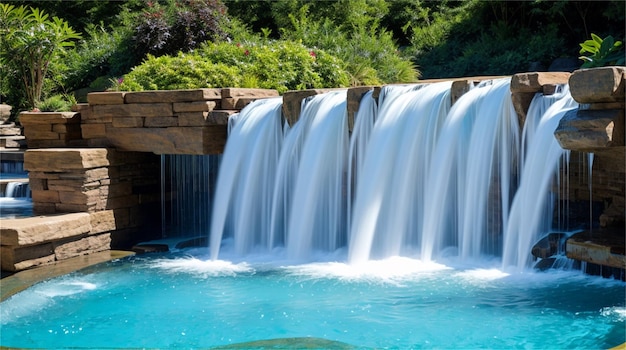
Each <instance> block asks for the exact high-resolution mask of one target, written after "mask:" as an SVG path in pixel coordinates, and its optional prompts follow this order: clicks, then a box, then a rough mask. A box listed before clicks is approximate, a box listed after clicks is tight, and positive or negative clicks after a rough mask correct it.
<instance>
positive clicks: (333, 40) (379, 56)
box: [281, 1, 420, 85]
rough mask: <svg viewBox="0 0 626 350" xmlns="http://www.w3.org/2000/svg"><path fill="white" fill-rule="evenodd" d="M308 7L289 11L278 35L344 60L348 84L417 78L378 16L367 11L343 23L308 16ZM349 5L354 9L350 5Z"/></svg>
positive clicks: (407, 59)
mask: <svg viewBox="0 0 626 350" xmlns="http://www.w3.org/2000/svg"><path fill="white" fill-rule="evenodd" d="M337 4H344V2H342V1H339V2H338V3H337ZM344 5H345V4H344ZM362 5H363V4H362ZM363 6H365V5H363ZM366 8H367V7H366ZM308 9H309V7H308V6H303V7H301V8H300V10H299V12H298V13H297V14H290V15H289V18H290V19H291V25H290V26H288V27H283V28H281V34H282V37H283V38H284V39H285V40H290V41H301V42H302V43H303V44H304V45H306V46H308V47H318V48H320V49H323V50H324V51H326V52H329V53H332V54H333V55H335V56H337V57H338V58H339V59H341V60H342V61H343V62H345V69H346V70H347V71H348V73H349V74H350V84H351V85H378V84H384V83H405V82H414V81H416V80H417V79H418V77H419V74H420V73H419V71H418V69H417V68H416V67H415V65H414V64H413V63H412V61H411V59H410V58H409V57H406V56H404V55H403V53H402V52H401V51H400V50H398V47H397V45H396V44H395V42H394V40H393V36H392V33H391V32H389V31H387V30H385V29H383V28H380V27H379V24H378V19H377V18H376V17H374V16H373V15H371V14H370V15H368V12H367V11H365V10H364V11H365V14H361V15H360V16H356V15H355V17H356V18H355V19H352V20H351V22H350V23H351V25H349V26H346V25H338V24H336V23H335V22H333V21H332V20H330V19H328V18H326V19H320V20H315V19H312V18H311V17H312V16H310V14H309V10H308ZM349 9H351V10H352V11H357V9H356V8H355V7H354V6H350V7H349Z"/></svg>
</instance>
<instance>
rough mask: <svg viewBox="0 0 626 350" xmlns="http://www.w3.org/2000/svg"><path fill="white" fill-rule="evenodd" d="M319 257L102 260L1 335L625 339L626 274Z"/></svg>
mask: <svg viewBox="0 0 626 350" xmlns="http://www.w3.org/2000/svg"><path fill="white" fill-rule="evenodd" d="M280 253H281V252H278V254H279V256H280ZM339 255H340V254H339ZM333 260H334V261H333ZM318 261H319V262H315V263H306V264H294V263H290V262H289V261H287V260H280V259H277V258H276V256H275V255H274V256H271V257H269V256H248V257H247V258H246V261H238V260H232V261H226V260H218V261H211V260H209V259H208V258H207V256H206V255H204V250H201V249H191V250H186V251H182V252H178V253H169V254H165V255H144V256H135V257H130V258H124V259H120V260H117V261H113V262H109V263H105V264H100V265H97V266H95V267H91V268H87V269H84V270H81V271H79V272H75V273H72V274H69V275H65V276H62V277H59V278H55V279H51V280H48V281H45V282H42V283H39V284H36V285H35V286H33V287H31V288H29V289H28V290H26V291H24V292H21V293H18V294H16V295H14V296H12V297H10V298H9V299H7V300H5V301H4V302H2V303H1V304H0V306H1V311H0V312H1V316H2V317H1V325H2V332H1V345H2V346H7V347H22V348H79V347H89V348H129V347H132V348H211V347H222V346H227V345H232V344H238V343H244V342H254V341H261V340H267V339H286V338H310V339H321V340H326V341H333V342H337V343H333V342H330V343H324V344H325V345H324V346H323V347H333V346H336V347H343V346H354V347H355V348H396V349H408V348H439V349H442V348H443V349H452V348H454V349H475V348H499V349H504V348H507V349H512V348H525V349H529V348H532V349H537V348H541V349H548V348H549V349H603V348H610V347H613V346H616V345H619V344H621V343H624V341H625V339H626V331H625V329H626V327H625V323H624V321H625V319H626V307H625V299H626V297H625V288H624V283H623V282H619V281H614V280H607V279H601V278H598V277H591V276H585V275H582V274H581V273H579V272H567V271H556V270H553V271H549V272H543V273H539V272H533V271H527V272H523V273H519V272H517V273H514V274H507V273H506V272H503V271H500V270H498V269H495V268H491V267H489V264H488V263H484V262H483V263H482V264H480V266H468V265H467V264H466V263H464V264H463V266H455V263H454V261H450V262H448V263H445V264H436V263H423V262H421V261H419V260H413V259H409V258H389V259H386V260H381V261H369V262H367V263H365V264H361V265H358V266H352V265H348V264H345V263H343V262H340V261H342V257H341V256H337V255H333V256H325V257H322V258H321V259H318ZM338 261H339V262H338ZM282 344H285V342H282ZM286 344H289V340H286ZM318 344H319V343H318ZM346 344H347V345H346ZM287 347H289V346H288V345H287Z"/></svg>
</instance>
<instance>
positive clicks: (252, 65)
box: [119, 41, 349, 93]
mask: <svg viewBox="0 0 626 350" xmlns="http://www.w3.org/2000/svg"><path fill="white" fill-rule="evenodd" d="M348 84H349V79H348V74H347V73H346V72H345V70H343V69H342V62H341V61H340V60H338V59H337V58H335V57H333V56H332V55H329V54H327V53H326V52H324V51H322V50H309V49H307V48H306V47H304V46H303V45H301V44H298V43H292V42H286V41H275V42H269V43H267V44H255V43H250V42H248V43H244V44H241V43H238V44H233V43H219V44H215V43H205V44H204V45H203V46H201V47H200V48H199V49H198V50H196V51H194V52H193V53H186V54H185V53H179V54H178V55H177V56H167V55H166V56H160V57H155V56H148V58H147V59H146V60H145V61H144V63H143V64H141V65H139V66H137V67H135V68H134V69H133V70H132V71H131V72H130V73H129V74H127V75H126V76H124V80H123V82H122V83H121V84H120V86H119V88H120V89H121V90H126V91H140V90H172V89H192V88H211V87H247V88H252V87H256V88H266V89H276V90H277V91H279V92H280V93H283V92H285V91H287V90H299V89H307V88H323V87H342V86H347V85H348Z"/></svg>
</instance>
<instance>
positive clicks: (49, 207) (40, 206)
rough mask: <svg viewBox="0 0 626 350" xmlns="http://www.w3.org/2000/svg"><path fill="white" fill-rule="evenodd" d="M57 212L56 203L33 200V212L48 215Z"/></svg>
mask: <svg viewBox="0 0 626 350" xmlns="http://www.w3.org/2000/svg"><path fill="white" fill-rule="evenodd" d="M56 212H57V208H56V203H42V202H33V214H35V215H46V214H54V213H56Z"/></svg>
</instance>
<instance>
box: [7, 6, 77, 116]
mask: <svg viewBox="0 0 626 350" xmlns="http://www.w3.org/2000/svg"><path fill="white" fill-rule="evenodd" d="M0 31H1V32H2V33H3V36H2V37H3V40H2V42H1V43H0V45H1V47H0V66H2V70H3V72H9V75H12V76H14V77H17V78H19V80H20V81H21V83H22V92H23V95H24V96H25V100H26V101H27V104H28V107H30V108H36V107H37V106H38V104H39V102H40V100H41V97H42V94H43V91H44V87H45V80H46V79H47V78H48V77H49V68H50V67H52V66H53V65H51V62H52V61H54V60H55V59H57V58H58V57H59V55H61V54H62V53H63V52H64V51H65V49H66V48H68V47H73V46H74V44H75V43H74V40H77V39H80V38H81V36H80V34H79V33H77V32H75V31H74V30H73V29H72V28H71V27H70V26H69V25H68V23H67V22H66V21H64V20H62V19H60V18H58V17H56V16H54V17H52V18H50V17H49V15H48V14H47V13H44V12H43V11H40V10H39V9H36V8H26V7H25V6H20V7H15V6H13V5H10V4H0Z"/></svg>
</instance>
